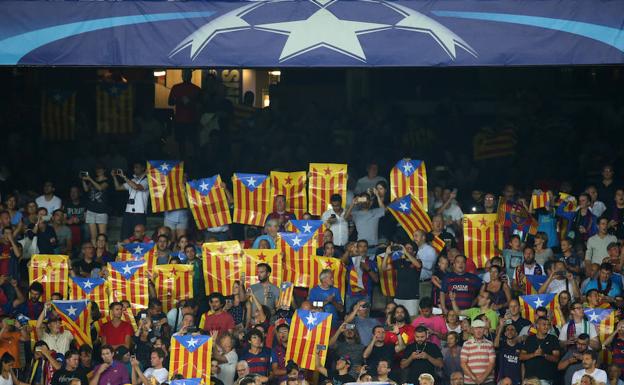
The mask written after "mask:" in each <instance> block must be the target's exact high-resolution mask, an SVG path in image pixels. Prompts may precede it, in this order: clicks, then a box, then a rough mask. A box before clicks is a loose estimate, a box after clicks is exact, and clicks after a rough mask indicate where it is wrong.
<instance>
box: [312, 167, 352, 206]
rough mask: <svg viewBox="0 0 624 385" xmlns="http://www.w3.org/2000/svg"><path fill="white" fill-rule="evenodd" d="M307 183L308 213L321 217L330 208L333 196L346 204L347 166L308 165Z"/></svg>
mask: <svg viewBox="0 0 624 385" xmlns="http://www.w3.org/2000/svg"><path fill="white" fill-rule="evenodd" d="M308 175H309V177H310V181H309V183H308V211H309V212H310V214H312V215H321V214H323V213H324V212H325V211H327V210H328V209H329V207H330V198H331V196H332V195H334V194H338V195H340V196H341V197H342V202H343V203H346V202H347V165H346V164H334V163H310V171H309V174H308Z"/></svg>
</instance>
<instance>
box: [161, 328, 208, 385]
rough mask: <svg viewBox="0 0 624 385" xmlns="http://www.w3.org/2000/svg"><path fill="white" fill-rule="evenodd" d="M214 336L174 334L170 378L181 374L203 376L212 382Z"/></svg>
mask: <svg viewBox="0 0 624 385" xmlns="http://www.w3.org/2000/svg"><path fill="white" fill-rule="evenodd" d="M212 343H213V341H212V338H210V336H206V335H201V334H185V335H174V336H173V337H171V359H170V361H169V378H173V377H174V376H175V375H177V374H180V375H182V377H183V378H201V379H202V381H203V382H202V383H204V384H209V383H210V365H211V362H212Z"/></svg>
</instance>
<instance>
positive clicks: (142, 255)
mask: <svg viewBox="0 0 624 385" xmlns="http://www.w3.org/2000/svg"><path fill="white" fill-rule="evenodd" d="M139 260H145V262H147V266H148V267H150V268H153V267H154V266H156V244H155V243H154V242H149V243H143V242H132V243H126V244H122V245H119V251H118V252H117V261H118V262H120V261H139Z"/></svg>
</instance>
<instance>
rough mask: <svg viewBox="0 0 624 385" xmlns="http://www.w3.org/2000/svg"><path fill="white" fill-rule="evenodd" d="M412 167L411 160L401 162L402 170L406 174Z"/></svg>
mask: <svg viewBox="0 0 624 385" xmlns="http://www.w3.org/2000/svg"><path fill="white" fill-rule="evenodd" d="M413 169H414V166H412V163H411V162H405V163H403V171H404V172H405V173H406V174H407V173H409V172H410V171H412V170H413Z"/></svg>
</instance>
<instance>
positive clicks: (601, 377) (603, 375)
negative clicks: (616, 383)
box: [572, 369, 609, 385]
mask: <svg viewBox="0 0 624 385" xmlns="http://www.w3.org/2000/svg"><path fill="white" fill-rule="evenodd" d="M586 374H589V373H587V372H586V371H585V369H581V370H577V371H576V372H574V374H573V375H572V384H573V385H577V384H580V383H581V378H583V376H584V375H586ZM589 375H590V376H592V377H593V378H594V380H596V384H608V383H609V381H608V380H607V372H605V371H604V370H602V369H594V372H593V373H592V374H589Z"/></svg>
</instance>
